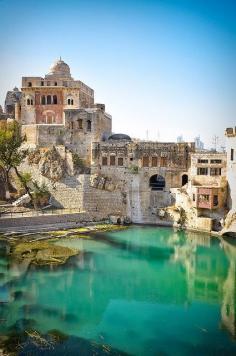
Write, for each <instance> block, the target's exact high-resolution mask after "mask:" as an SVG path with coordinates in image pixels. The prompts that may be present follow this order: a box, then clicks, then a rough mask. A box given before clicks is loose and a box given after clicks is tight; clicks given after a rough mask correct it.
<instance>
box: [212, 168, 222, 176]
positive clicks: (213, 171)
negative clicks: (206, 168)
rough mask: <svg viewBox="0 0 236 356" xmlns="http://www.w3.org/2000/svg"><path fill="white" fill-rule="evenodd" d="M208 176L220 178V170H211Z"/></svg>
mask: <svg viewBox="0 0 236 356" xmlns="http://www.w3.org/2000/svg"><path fill="white" fill-rule="evenodd" d="M210 175H211V176H221V168H211V169H210Z"/></svg>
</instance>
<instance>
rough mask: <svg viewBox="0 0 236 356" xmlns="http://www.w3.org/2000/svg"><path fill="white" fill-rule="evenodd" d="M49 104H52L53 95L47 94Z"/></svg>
mask: <svg viewBox="0 0 236 356" xmlns="http://www.w3.org/2000/svg"><path fill="white" fill-rule="evenodd" d="M47 104H48V105H50V104H52V97H51V95H48V96H47Z"/></svg>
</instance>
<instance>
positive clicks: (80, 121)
mask: <svg viewBox="0 0 236 356" xmlns="http://www.w3.org/2000/svg"><path fill="white" fill-rule="evenodd" d="M78 127H79V129H80V130H82V128H83V120H82V119H79V120H78Z"/></svg>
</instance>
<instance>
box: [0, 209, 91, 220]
mask: <svg viewBox="0 0 236 356" xmlns="http://www.w3.org/2000/svg"><path fill="white" fill-rule="evenodd" d="M84 212H85V211H81V210H80V209H47V210H30V211H22V212H7V213H0V219H1V217H2V218H4V219H6V218H9V219H11V218H21V217H31V216H44V215H65V214H78V213H84Z"/></svg>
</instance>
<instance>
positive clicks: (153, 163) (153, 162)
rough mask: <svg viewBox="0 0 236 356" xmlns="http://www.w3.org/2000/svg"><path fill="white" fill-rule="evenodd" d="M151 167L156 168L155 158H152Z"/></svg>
mask: <svg viewBox="0 0 236 356" xmlns="http://www.w3.org/2000/svg"><path fill="white" fill-rule="evenodd" d="M152 167H157V157H152Z"/></svg>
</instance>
